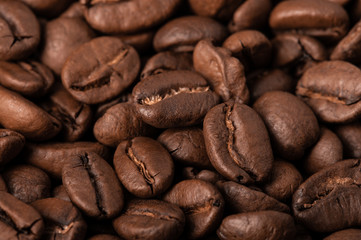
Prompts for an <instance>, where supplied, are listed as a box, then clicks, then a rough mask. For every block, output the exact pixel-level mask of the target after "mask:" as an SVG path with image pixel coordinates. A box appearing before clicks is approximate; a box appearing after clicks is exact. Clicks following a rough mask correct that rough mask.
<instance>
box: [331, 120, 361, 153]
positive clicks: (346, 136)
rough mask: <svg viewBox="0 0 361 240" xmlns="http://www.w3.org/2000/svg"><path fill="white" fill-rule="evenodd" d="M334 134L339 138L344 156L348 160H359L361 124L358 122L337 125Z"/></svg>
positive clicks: (333, 147)
mask: <svg viewBox="0 0 361 240" xmlns="http://www.w3.org/2000/svg"><path fill="white" fill-rule="evenodd" d="M334 129H335V132H336V134H337V136H338V137H339V138H340V140H341V142H342V145H343V150H344V156H345V157H349V158H361V143H360V136H361V123H360V122H359V121H356V122H353V123H349V124H343V125H337V126H335V128H334ZM336 146H337V145H333V146H332V149H337V148H336Z"/></svg>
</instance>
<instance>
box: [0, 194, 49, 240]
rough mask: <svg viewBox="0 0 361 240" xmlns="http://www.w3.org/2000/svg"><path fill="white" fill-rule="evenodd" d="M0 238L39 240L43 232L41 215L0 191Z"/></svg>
mask: <svg viewBox="0 0 361 240" xmlns="http://www.w3.org/2000/svg"><path fill="white" fill-rule="evenodd" d="M0 229H1V231H0V238H1V239H29V240H36V239H40V236H41V235H42V233H43V230H44V222H43V219H42V217H41V215H40V214H39V213H38V211H36V210H35V209H34V208H33V207H32V206H30V205H27V204H26V203H24V202H22V201H20V200H18V199H17V198H15V197H14V196H12V195H11V194H9V193H6V192H4V191H0Z"/></svg>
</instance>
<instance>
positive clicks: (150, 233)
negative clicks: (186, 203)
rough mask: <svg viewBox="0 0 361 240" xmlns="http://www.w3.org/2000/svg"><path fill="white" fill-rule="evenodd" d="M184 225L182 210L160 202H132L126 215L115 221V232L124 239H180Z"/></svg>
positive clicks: (125, 212) (125, 210) (126, 208)
mask: <svg viewBox="0 0 361 240" xmlns="http://www.w3.org/2000/svg"><path fill="white" fill-rule="evenodd" d="M184 224H185V217H184V213H183V212H182V210H181V209H180V208H179V207H178V206H177V205H175V204H171V203H167V202H163V201H160V200H131V201H130V202H129V203H128V205H127V206H126V207H125V209H124V213H123V214H122V215H120V216H119V217H118V218H116V219H114V220H113V226H114V228H115V230H116V231H117V233H118V234H119V235H120V236H121V237H122V238H124V239H147V240H158V239H178V238H179V236H180V235H181V233H182V232H183V228H184Z"/></svg>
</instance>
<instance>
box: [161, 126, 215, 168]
mask: <svg viewBox="0 0 361 240" xmlns="http://www.w3.org/2000/svg"><path fill="white" fill-rule="evenodd" d="M157 140H158V141H159V142H160V143H161V144H163V146H165V148H166V149H167V150H168V152H169V153H170V154H171V156H172V158H173V159H174V160H175V161H177V162H179V163H182V164H183V165H186V166H195V167H200V168H212V164H211V162H210V161H209V158H208V155H207V151H206V146H205V145H204V137H203V131H202V129H200V128H197V127H188V128H170V129H167V130H165V131H164V132H163V133H162V134H160V135H159V137H158V139H157Z"/></svg>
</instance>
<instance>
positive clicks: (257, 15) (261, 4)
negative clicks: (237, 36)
mask: <svg viewBox="0 0 361 240" xmlns="http://www.w3.org/2000/svg"><path fill="white" fill-rule="evenodd" d="M271 9H272V1H271V0H248V1H243V3H242V4H241V5H240V6H239V7H238V8H237V9H236V11H235V12H234V14H233V18H232V20H231V21H230V22H229V24H228V29H229V30H230V31H231V32H238V31H240V30H244V29H260V28H263V27H265V26H266V25H267V20H268V15H269V13H270V11H271Z"/></svg>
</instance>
